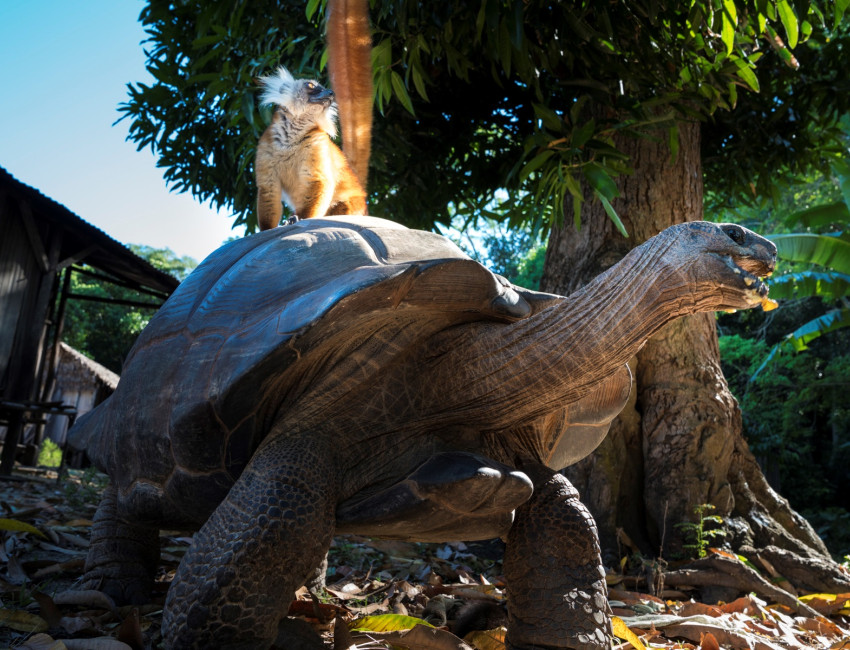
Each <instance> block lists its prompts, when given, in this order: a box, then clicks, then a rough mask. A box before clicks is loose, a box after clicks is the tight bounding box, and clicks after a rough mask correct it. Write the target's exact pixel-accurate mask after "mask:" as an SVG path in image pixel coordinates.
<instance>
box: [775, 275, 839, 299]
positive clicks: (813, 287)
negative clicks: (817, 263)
mask: <svg viewBox="0 0 850 650" xmlns="http://www.w3.org/2000/svg"><path fill="white" fill-rule="evenodd" d="M811 296H820V297H821V298H823V299H825V300H834V299H836V298H843V297H844V296H850V275H848V274H846V273H838V272H836V271H800V272H797V273H784V274H782V275H779V276H776V277H773V278H771V279H770V297H771V298H773V299H775V300H782V299H783V298H804V297H811Z"/></svg>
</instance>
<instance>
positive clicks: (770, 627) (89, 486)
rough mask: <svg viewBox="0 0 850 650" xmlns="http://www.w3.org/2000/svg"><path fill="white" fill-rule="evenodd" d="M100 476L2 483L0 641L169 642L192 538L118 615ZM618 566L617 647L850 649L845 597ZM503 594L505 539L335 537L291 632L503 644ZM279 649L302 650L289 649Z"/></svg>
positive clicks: (171, 543)
mask: <svg viewBox="0 0 850 650" xmlns="http://www.w3.org/2000/svg"><path fill="white" fill-rule="evenodd" d="M105 480H106V479H105V477H104V476H102V475H100V474H97V473H95V472H93V471H91V470H88V471H78V470H71V472H70V473H69V474H68V475H67V476H63V477H62V479H61V480H59V479H57V475H56V472H55V471H47V470H30V471H16V473H15V475H14V476H13V477H12V478H11V479H7V480H3V481H0V507H2V509H3V512H2V513H0V517H2V518H0V535H2V542H3V543H2V545H0V558H2V570H1V571H0V647H11V648H30V649H33V650H35V649H38V650H42V649H44V650H46V649H48V648H49V649H50V650H61V649H62V648H68V649H70V650H74V649H75V648H85V649H87V650H89V649H90V650H100V649H103V650H112V649H118V648H132V649H134V650H141V649H147V648H160V647H162V644H161V641H162V638H161V634H160V625H161V619H162V606H163V602H164V599H165V593H166V591H167V589H168V584H169V581H170V580H171V578H172V577H173V575H174V571H175V569H176V567H177V564H178V563H179V562H180V559H181V557H182V556H183V554H184V553H185V551H186V549H187V548H188V546H189V544H190V543H191V535H190V534H189V533H185V532H179V531H162V533H161V535H160V541H161V547H162V559H161V563H160V570H159V575H158V578H157V583H156V589H155V591H154V593H152V594H151V602H150V603H148V604H146V605H144V606H140V607H116V606H115V604H114V603H112V602H111V601H110V600H109V599H108V598H107V597H106V596H104V595H103V594H101V593H99V592H95V591H83V590H80V586H79V584H80V579H81V577H82V574H83V570H84V563H85V556H86V551H87V546H88V539H89V532H90V530H89V529H90V527H91V520H92V517H93V516H94V511H95V507H96V505H97V502H98V499H99V495H100V492H101V490H102V489H103V486H104V485H105ZM732 558H733V559H732V560H729V561H739V560H737V559H734V556H732ZM644 564H646V562H645V563H644ZM674 565H675V563H670V566H671V567H673V566H674ZM623 568H624V569H625V570H626V573H625V574H623V573H620V570H619V569H618V570H610V572H609V576H608V583H609V590H610V593H609V600H610V603H611V607H612V609H613V611H614V614H615V617H616V618H615V619H614V628H615V634H616V635H617V637H618V639H617V644H616V645H615V648H617V649H621V648H622V649H626V648H631V647H640V646H641V645H642V646H643V647H647V648H664V649H674V648H676V649H683V650H684V649H692V648H703V649H704V650H717V649H718V648H726V649H730V650H731V649H734V650H738V649H741V650H743V649H745V648H746V649H748V650H780V649H790V650H798V649H810V648H817V649H830V650H842V649H843V650H850V594H814V595H813V594H809V595H801V598H800V600H799V601H795V600H794V599H793V598H791V599H790V600H788V599H783V600H784V604H778V603H776V602H771V601H770V600H769V599H767V598H764V597H762V596H760V595H758V594H756V593H749V594H747V593H739V594H729V598H728V600H727V601H726V602H719V603H718V602H703V601H701V600H700V598H701V596H702V595H701V593H700V592H699V591H696V590H678V591H673V590H666V591H665V590H662V591H661V593H660V595H659V596H652V595H650V594H649V593H646V592H647V591H648V589H647V585H646V583H645V582H644V579H643V577H642V576H643V575H645V573H646V572H645V571H640V570H635V566H634V560H633V559H631V560H627V559H625V558H624V562H623ZM632 573H637V574H638V575H630V574H632ZM774 582H776V581H775V580H774ZM505 600H506V593H505V585H504V581H503V578H502V576H501V544H500V542H498V541H491V542H485V543H468V544H464V543H462V542H458V543H449V544H412V543H403V542H391V541H378V540H369V539H365V538H358V537H338V538H336V539H335V540H334V545H333V547H332V549H331V552H330V556H329V568H328V574H327V589H326V590H325V591H322V592H319V593H318V594H316V595H313V596H311V594H310V593H309V592H307V591H306V590H304V589H302V590H301V591H300V592H299V593H298V594H297V600H295V601H294V602H293V603H292V605H291V608H290V611H289V614H290V616H293V617H296V619H297V620H296V621H295V622H293V623H292V629H295V630H296V636H297V634H299V633H300V631H302V630H303V631H304V638H305V641H304V645H303V646H302V647H303V648H305V649H306V648H316V647H317V646H316V642H315V640H314V639H315V634H312V633H311V632H310V630H309V628H312V629H313V630H315V631H316V632H318V633H319V634H320V635H321V636H322V638H323V639H324V642H325V647H327V648H334V649H335V650H337V649H341V648H345V649H346V650H367V649H368V650H375V649H380V648H391V647H396V648H406V649H408V650H444V649H446V650H470V649H475V650H503V649H504V643H503V640H504V625H505V623H506V616H505ZM789 603H790V604H789ZM796 603H804V605H798V604H796ZM299 626H300V627H299ZM290 634H292V630H290ZM311 637H312V639H313V640H311ZM276 647H279V648H281V649H282V650H298V649H296V648H293V647H292V644H291V643H289V644H288V647H286V648H284V647H283V646H276Z"/></svg>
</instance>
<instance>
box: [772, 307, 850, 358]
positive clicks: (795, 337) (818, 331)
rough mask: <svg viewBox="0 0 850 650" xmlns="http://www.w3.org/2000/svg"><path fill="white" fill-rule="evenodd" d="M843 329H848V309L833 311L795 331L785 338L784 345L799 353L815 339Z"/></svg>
mask: <svg viewBox="0 0 850 650" xmlns="http://www.w3.org/2000/svg"><path fill="white" fill-rule="evenodd" d="M845 327H850V309H848V308H844V309H835V310H833V311H831V312H828V313H826V314H824V315H823V316H820V317H818V318H815V319H814V320H810V321H809V322H808V323H806V324H805V325H803V326H801V327H798V328H797V329H795V330H794V331H793V332H791V333H790V334H788V336H786V337H785V343H787V344H788V345H790V346H792V347H793V348H794V350H796V351H797V352H801V351H803V350H806V349H807V348H808V344H809V343H811V342H812V341H814V340H815V339H816V338H819V337H821V336H823V335H824V334H829V333H830V332H834V331H835V330H838V329H843V328H845Z"/></svg>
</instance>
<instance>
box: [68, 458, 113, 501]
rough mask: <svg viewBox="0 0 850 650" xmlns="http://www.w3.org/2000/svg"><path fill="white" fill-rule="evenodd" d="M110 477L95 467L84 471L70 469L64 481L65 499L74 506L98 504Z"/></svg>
mask: <svg viewBox="0 0 850 650" xmlns="http://www.w3.org/2000/svg"><path fill="white" fill-rule="evenodd" d="M108 482H109V479H108V478H107V477H106V476H105V475H104V474H101V473H100V472H98V471H97V468H95V467H88V468H86V469H84V470H82V471H79V470H69V471H68V475H67V476H66V477H65V481H64V490H63V491H64V493H65V499H67V501H68V504H69V505H70V506H71V507H73V508H81V507H83V506H97V504H98V503H100V496H101V493H102V492H103V489H104V488H105V487H106V484H107V483H108Z"/></svg>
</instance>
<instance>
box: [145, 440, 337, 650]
mask: <svg viewBox="0 0 850 650" xmlns="http://www.w3.org/2000/svg"><path fill="white" fill-rule="evenodd" d="M269 438H271V439H269ZM269 438H267V439H266V440H267V443H266V444H265V445H263V446H261V447H260V448H259V449H258V450H257V452H256V453H255V454H254V457H253V459H252V460H251V463H250V464H249V465H248V467H247V468H246V469H245V471H244V472H243V473H242V476H241V477H240V478H239V480H238V481H237V482H236V483H235V484H234V486H233V488H232V489H231V490H230V493H229V494H228V496H227V498H226V499H225V500H224V501H223V502H222V503H221V504H220V505H219V507H218V508H217V509H216V510H215V512H213V514H212V515H211V516H210V518H209V520H208V521H207V522H206V523H205V524H204V526H203V527H202V528H201V530H200V531H199V532H198V533H197V534H196V535H195V539H194V541H193V542H192V546H191V548H190V549H189V552H188V553H187V554H186V556H185V557H184V558H183V561H182V562H181V563H180V566H179V567H178V569H177V574H176V575H175V576H174V581H173V582H172V584H171V588H170V589H169V590H168V597H167V599H166V602H165V612H164V615H163V620H162V627H163V636H164V638H165V647H167V648H171V649H172V650H177V649H182V648H222V649H223V648H252V649H253V648H268V647H269V646H270V645H271V644H272V642H273V641H275V637H276V635H277V626H278V621H279V620H281V619H282V618H283V617H284V616H285V615H286V610H287V607H288V605H289V602H290V600H291V599H292V596H293V594H294V592H295V590H296V589H297V588H298V587H300V586H301V585H303V584H304V582H305V581H306V580H307V578H308V577H309V576H310V574H311V571H312V570H313V569H314V568H315V567H316V566H318V565H319V563H320V562H321V561H322V558H323V557H324V556H325V553H326V552H327V550H328V548H329V547H330V543H331V538H332V536H333V532H334V511H335V507H336V490H337V488H336V476H337V472H336V471H335V470H334V467H333V463H332V462H331V460H330V455H329V454H328V453H326V452H325V450H324V448H323V446H322V445H321V444H319V443H318V442H317V441H316V440H310V439H309V436H303V435H302V436H298V437H297V439H293V438H288V437H286V436H285V435H284V434H282V433H281V432H279V431H278V432H275V431H272V433H271V434H270V436H269ZM278 641H280V639H278Z"/></svg>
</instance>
